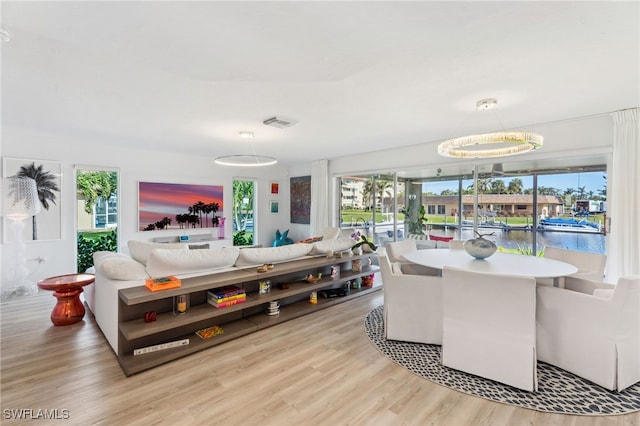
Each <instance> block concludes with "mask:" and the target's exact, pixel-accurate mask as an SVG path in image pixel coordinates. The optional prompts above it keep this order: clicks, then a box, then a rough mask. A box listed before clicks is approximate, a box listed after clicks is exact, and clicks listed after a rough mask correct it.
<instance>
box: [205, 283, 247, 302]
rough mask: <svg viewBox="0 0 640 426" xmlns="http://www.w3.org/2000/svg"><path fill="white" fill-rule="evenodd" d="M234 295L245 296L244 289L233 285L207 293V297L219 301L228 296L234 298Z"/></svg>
mask: <svg viewBox="0 0 640 426" xmlns="http://www.w3.org/2000/svg"><path fill="white" fill-rule="evenodd" d="M236 294H246V291H245V289H244V288H242V287H238V286H235V285H232V286H225V287H219V288H214V289H211V290H208V291H207V295H208V296H211V297H215V298H219V299H222V298H225V297H229V296H235V295H236Z"/></svg>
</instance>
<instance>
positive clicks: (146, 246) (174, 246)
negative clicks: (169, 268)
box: [127, 240, 189, 265]
mask: <svg viewBox="0 0 640 426" xmlns="http://www.w3.org/2000/svg"><path fill="white" fill-rule="evenodd" d="M127 246H128V247H129V253H131V257H133V258H134V259H135V260H137V261H138V262H140V263H142V264H143V265H146V264H147V260H148V259H149V254H150V253H151V251H152V250H154V249H169V250H189V246H188V245H187V244H181V243H150V242H148V241H138V240H129V241H128V242H127Z"/></svg>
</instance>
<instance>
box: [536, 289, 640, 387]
mask: <svg viewBox="0 0 640 426" xmlns="http://www.w3.org/2000/svg"><path fill="white" fill-rule="evenodd" d="M572 289H575V290H577V291H575V290H572ZM537 292H538V306H537V339H538V343H537V347H538V359H539V360H540V361H544V362H547V363H549V364H553V365H555V366H557V367H560V368H562V369H564V370H567V371H570V372H572V373H574V374H576V375H578V376H580V377H583V378H585V379H587V380H590V381H592V382H594V383H596V384H598V385H600V386H602V387H604V388H607V389H609V390H616V391H622V390H624V389H626V388H627V387H629V386H631V385H632V384H634V383H636V382H638V381H640V277H623V278H620V279H619V280H618V283H617V284H615V285H614V284H608V283H603V282H598V281H593V280H585V279H580V278H567V283H566V288H555V287H548V286H540V287H538V290H537Z"/></svg>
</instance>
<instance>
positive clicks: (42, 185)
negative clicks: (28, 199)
mask: <svg viewBox="0 0 640 426" xmlns="http://www.w3.org/2000/svg"><path fill="white" fill-rule="evenodd" d="M14 161H20V166H19V167H18V168H17V171H16V173H15V175H14V176H17V177H27V178H31V179H33V180H35V181H36V189H37V191H38V200H39V201H40V204H41V206H42V207H43V208H44V209H45V210H47V211H49V209H50V208H51V207H52V206H54V205H56V206H57V197H58V195H57V193H59V192H60V185H59V174H56V173H54V172H52V171H51V170H46V169H45V163H46V162H41V163H40V164H38V165H36V161H31V162H29V160H16V159H5V166H4V170H8V171H9V173H10V172H11V171H12V170H16V169H13V168H11V166H10V165H9V163H13V162H14ZM25 161H26V162H25ZM41 215H42V213H41ZM37 217H38V216H32V217H31V223H32V231H31V239H32V240H33V241H35V240H37V239H38V222H37Z"/></svg>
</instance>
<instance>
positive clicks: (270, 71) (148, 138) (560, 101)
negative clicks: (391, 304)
mask: <svg viewBox="0 0 640 426" xmlns="http://www.w3.org/2000/svg"><path fill="white" fill-rule="evenodd" d="M639 4H640V3H639V2H637V1H635V2H609V1H606V2H428V1H425V2H398V1H390V2H360V1H353V2H324V1H317V2H270V1H262V2H242V1H236V2H204V1H200V2H179V1H175V2H160V1H156V2H149V1H143V2H126V1H125V2H110V1H106V2H93V1H85V2H57V1H50V2H26V1H21V2H11V1H3V2H2V5H1V12H2V17H1V25H2V27H3V28H4V29H6V30H8V31H9V32H10V33H11V36H12V39H11V41H10V42H3V43H2V44H1V46H0V47H1V49H2V63H1V64H2V123H3V125H5V126H18V127H26V128H30V129H36V130H41V131H45V132H53V133H55V134H62V135H69V136H70V137H74V138H81V139H85V140H86V142H87V143H96V144H98V143H100V144H103V143H109V144H112V145H114V146H115V145H122V146H132V145H140V146H142V147H146V148H153V149H154V150H156V151H177V152H182V153H184V152H190V153H194V154H198V155H205V156H211V157H215V156H218V155H223V154H240V153H250V152H251V151H252V148H253V149H254V150H255V151H256V152H258V153H260V154H266V155H271V156H274V157H277V158H278V159H279V160H280V161H281V162H283V163H285V164H293V163H295V162H300V161H311V160H316V159H321V158H333V157H337V156H340V155H348V154H356V153H359V152H362V151H374V150H379V149H384V148H389V147H393V146H400V145H413V144H418V143H425V142H436V141H440V140H443V139H447V138H450V137H455V136H461V135H464V134H468V133H471V132H482V131H490V130H497V129H500V128H511V127H523V126H527V125H534V124H538V123H545V122H552V121H558V120H564V119H570V118H575V117H582V116H588V115H592V114H600V113H603V112H610V111H615V110H619V109H624V108H630V107H635V106H638V105H640V77H639V75H640V24H639V22H640V18H639V15H640V9H639ZM488 97H495V98H497V99H498V107H499V112H500V117H501V118H502V119H503V120H504V121H503V122H499V121H498V120H497V119H496V117H495V115H492V113H490V112H480V111H476V110H475V108H474V107H475V102H476V101H477V100H479V99H482V98H488ZM488 114H489V115H488ZM272 116H277V117H279V118H284V119H287V120H293V121H295V122H296V123H297V124H296V125H295V126H293V127H290V128H286V129H276V128H271V127H267V126H264V125H263V124H262V121H263V120H265V119H267V118H270V117H272ZM241 130H249V131H253V132H254V133H255V135H256V137H255V139H253V141H251V142H247V141H246V140H244V139H240V138H239V137H238V132H239V131H241Z"/></svg>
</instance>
